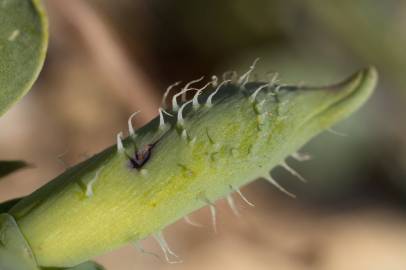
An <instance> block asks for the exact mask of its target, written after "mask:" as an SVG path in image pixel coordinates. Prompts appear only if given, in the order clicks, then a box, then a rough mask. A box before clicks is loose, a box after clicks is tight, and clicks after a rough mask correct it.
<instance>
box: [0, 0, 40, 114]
mask: <svg viewBox="0 0 406 270" xmlns="http://www.w3.org/2000/svg"><path fill="white" fill-rule="evenodd" d="M47 43H48V30H47V20H46V17H45V14H44V11H43V8H42V6H41V3H40V1H39V0H0V116H1V115H3V114H4V113H5V112H6V111H7V110H8V109H9V108H10V106H11V105H12V104H14V103H15V102H16V101H17V100H19V99H20V98H21V97H22V96H24V95H25V94H26V93H27V92H28V90H29V89H30V88H31V86H32V84H33V83H34V81H35V79H36V78H37V76H38V74H39V72H40V70H41V68H42V65H43V63H44V58H45V53H46V48H47Z"/></svg>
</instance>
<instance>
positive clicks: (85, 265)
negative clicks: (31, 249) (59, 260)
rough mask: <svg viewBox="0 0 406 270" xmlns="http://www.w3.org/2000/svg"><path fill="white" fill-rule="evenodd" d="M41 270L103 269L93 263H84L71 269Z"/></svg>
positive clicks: (43, 269) (46, 269)
mask: <svg viewBox="0 0 406 270" xmlns="http://www.w3.org/2000/svg"><path fill="white" fill-rule="evenodd" d="M41 269H42V270H104V269H105V268H104V267H103V266H101V265H99V264H97V263H95V262H85V263H82V264H79V265H77V266H75V267H71V268H41Z"/></svg>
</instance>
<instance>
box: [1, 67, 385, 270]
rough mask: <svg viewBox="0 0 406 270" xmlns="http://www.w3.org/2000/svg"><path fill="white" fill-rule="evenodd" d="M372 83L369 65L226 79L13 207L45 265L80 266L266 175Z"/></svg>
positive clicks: (358, 101)
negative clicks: (347, 73)
mask: <svg viewBox="0 0 406 270" xmlns="http://www.w3.org/2000/svg"><path fill="white" fill-rule="evenodd" d="M376 81H377V74H376V71H375V70H374V69H373V68H370V69H365V70H362V71H360V72H358V73H357V74H355V75H354V76H352V77H351V78H349V79H348V80H346V81H345V82H343V83H341V84H338V85H335V86H330V87H321V88H312V87H294V86H280V85H275V84H266V83H260V82H250V83H247V84H244V83H240V82H228V83H224V84H222V85H221V87H219V88H217V89H216V91H215V89H213V90H212V91H209V90H207V93H206V94H203V95H201V96H198V101H199V103H200V105H199V106H197V103H195V104H192V102H191V101H189V102H187V103H184V104H183V105H182V106H180V108H179V106H178V107H177V110H176V106H175V107H174V108H175V111H170V113H171V114H172V115H173V116H172V117H171V116H167V115H166V116H165V125H162V122H160V119H159V117H157V118H156V119H154V120H152V121H151V122H150V123H148V124H147V125H145V126H144V127H142V128H140V129H139V130H137V131H136V133H135V134H134V136H130V137H128V138H127V139H125V140H124V142H123V145H124V148H121V146H120V140H119V143H118V147H117V146H116V145H114V146H112V147H110V148H108V149H106V150H105V151H103V152H101V153H100V154H97V155H96V156H94V157H92V158H90V159H89V160H87V161H85V162H83V163H81V164H78V165H76V166H75V167H72V168H70V169H69V170H67V171H66V172H65V173H64V174H62V175H61V176H59V177H57V178H56V179H54V180H53V181H51V182H50V183H49V184H47V185H45V186H44V187H42V188H41V189H39V190H37V191H36V192H34V193H33V194H31V195H30V196H28V197H26V198H25V199H23V200H22V201H20V202H19V203H17V205H16V206H14V207H13V208H12V209H11V210H10V211H9V213H10V214H11V215H13V217H14V218H15V219H16V221H17V223H18V225H19V227H20V229H21V232H22V233H23V234H24V236H25V238H26V240H27V242H28V243H29V245H30V247H31V249H32V251H33V252H34V255H35V258H36V260H37V262H38V264H39V265H41V266H58V267H66V266H74V265H77V264H79V263H81V262H83V261H86V260H88V259H89V258H91V257H93V256H96V255H99V254H102V253H105V252H107V251H109V250H112V249H115V248H118V247H120V246H122V245H124V244H126V243H129V242H131V241H133V242H136V241H138V240H140V239H143V238H145V237H147V236H149V235H153V234H156V233H159V232H160V231H161V230H162V229H163V228H165V227H166V226H167V225H169V224H171V223H173V222H174V221H176V220H178V219H179V218H181V217H184V216H185V215H187V214H188V213H190V212H192V211H194V210H196V209H198V208H200V207H202V206H204V205H207V204H211V203H214V202H215V201H216V200H217V199H219V198H222V197H224V196H226V195H228V194H229V193H231V192H233V191H235V190H237V189H238V188H239V187H241V186H242V185H245V184H247V183H249V182H251V181H253V180H255V179H256V178H258V177H268V178H269V171H270V170H271V169H272V168H273V167H275V166H276V165H278V164H281V163H282V162H283V161H284V160H285V158H286V157H288V156H289V155H290V154H292V153H295V152H296V151H297V150H298V149H299V148H300V147H301V146H302V145H303V144H304V143H306V142H307V141H308V140H309V139H311V138H312V137H313V136H315V135H316V134H318V133H320V132H321V131H323V130H324V129H326V128H328V127H330V126H331V125H333V124H335V123H336V122H337V121H339V120H342V119H343V118H345V117H347V116H348V115H350V114H351V113H352V112H353V111H354V110H356V109H358V108H359V107H360V106H361V105H362V104H363V103H364V102H365V100H366V99H367V98H368V97H369V96H370V94H371V93H372V91H373V89H374V87H375V85H376ZM214 94H215V95H214ZM195 101H196V99H195ZM193 105H194V106H193ZM146 149H147V150H148V151H146ZM141 150H144V151H141ZM136 153H137V155H136ZM135 157H136V158H135ZM140 158H142V160H141V161H143V162H141V163H137V164H138V165H137V166H134V162H135V161H139V160H137V159H140ZM130 160H131V162H130ZM135 167H136V168H135Z"/></svg>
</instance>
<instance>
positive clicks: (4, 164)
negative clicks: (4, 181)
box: [0, 160, 29, 179]
mask: <svg viewBox="0 0 406 270" xmlns="http://www.w3.org/2000/svg"><path fill="white" fill-rule="evenodd" d="M27 166H29V165H28V164H27V163H26V162H24V161H21V160H7V161H6V160H0V179H1V177H4V176H6V175H9V174H10V173H13V172H15V171H17V170H20V169H22V168H25V167H27Z"/></svg>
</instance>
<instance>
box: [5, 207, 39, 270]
mask: <svg viewBox="0 0 406 270" xmlns="http://www.w3.org/2000/svg"><path fill="white" fill-rule="evenodd" d="M0 269H1V270H39V268H38V267H37V263H36V261H35V258H34V256H33V254H32V251H31V249H30V247H29V246H28V244H27V242H26V241H25V239H24V237H23V235H22V234H21V232H20V230H19V228H18V225H17V223H16V222H15V220H14V218H13V217H12V216H11V215H9V214H1V215H0Z"/></svg>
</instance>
